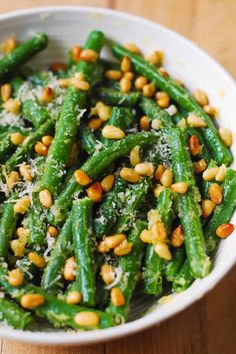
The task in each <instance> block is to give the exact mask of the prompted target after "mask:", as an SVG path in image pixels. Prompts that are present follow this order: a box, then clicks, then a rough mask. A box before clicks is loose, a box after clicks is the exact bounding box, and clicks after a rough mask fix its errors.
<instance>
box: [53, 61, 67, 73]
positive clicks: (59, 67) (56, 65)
mask: <svg viewBox="0 0 236 354" xmlns="http://www.w3.org/2000/svg"><path fill="white" fill-rule="evenodd" d="M50 70H51V71H53V72H58V71H66V70H67V66H66V64H64V63H52V64H51V65H50Z"/></svg>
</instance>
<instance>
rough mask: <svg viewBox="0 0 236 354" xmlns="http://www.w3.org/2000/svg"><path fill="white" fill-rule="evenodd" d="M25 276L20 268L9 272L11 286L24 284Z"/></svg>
mask: <svg viewBox="0 0 236 354" xmlns="http://www.w3.org/2000/svg"><path fill="white" fill-rule="evenodd" d="M23 281H24V278H23V274H22V272H21V270H20V269H18V268H17V269H12V270H11V271H10V272H9V273H8V283H9V284H10V285H11V286H21V285H22V284H23Z"/></svg>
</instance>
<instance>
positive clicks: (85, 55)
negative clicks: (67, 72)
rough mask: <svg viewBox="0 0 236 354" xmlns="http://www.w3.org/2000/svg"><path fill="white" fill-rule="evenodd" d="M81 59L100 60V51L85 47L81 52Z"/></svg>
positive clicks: (87, 60)
mask: <svg viewBox="0 0 236 354" xmlns="http://www.w3.org/2000/svg"><path fill="white" fill-rule="evenodd" d="M80 59H81V60H83V61H86V62H89V63H93V62H95V61H97V60H98V53H97V52H95V50H92V49H83V50H82V51H81V53H80Z"/></svg>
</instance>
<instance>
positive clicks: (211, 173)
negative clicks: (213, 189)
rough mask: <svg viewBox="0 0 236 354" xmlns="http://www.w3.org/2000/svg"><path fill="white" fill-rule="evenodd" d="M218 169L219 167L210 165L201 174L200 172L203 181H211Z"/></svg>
mask: <svg viewBox="0 0 236 354" xmlns="http://www.w3.org/2000/svg"><path fill="white" fill-rule="evenodd" d="M218 171H219V167H210V168H207V169H206V170H205V171H204V172H203V174H202V178H203V179H204V180H205V181H211V180H212V179H214V178H215V177H216V175H217V173H218Z"/></svg>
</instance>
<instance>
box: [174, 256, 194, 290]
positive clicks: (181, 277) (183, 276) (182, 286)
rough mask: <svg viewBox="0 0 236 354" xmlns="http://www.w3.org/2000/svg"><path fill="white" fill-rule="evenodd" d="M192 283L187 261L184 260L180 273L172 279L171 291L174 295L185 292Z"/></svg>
mask: <svg viewBox="0 0 236 354" xmlns="http://www.w3.org/2000/svg"><path fill="white" fill-rule="evenodd" d="M193 282H194V277H193V275H192V272H191V267H190V264H189V261H188V260H186V261H185V262H184V264H183V266H182V267H181V268H180V271H179V272H178V273H177V275H176V276H175V277H174V280H173V284H172V289H173V291H174V292H175V293H180V292H181V291H184V290H186V289H187V288H188V287H189V286H190V285H191V284H192V283H193Z"/></svg>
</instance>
